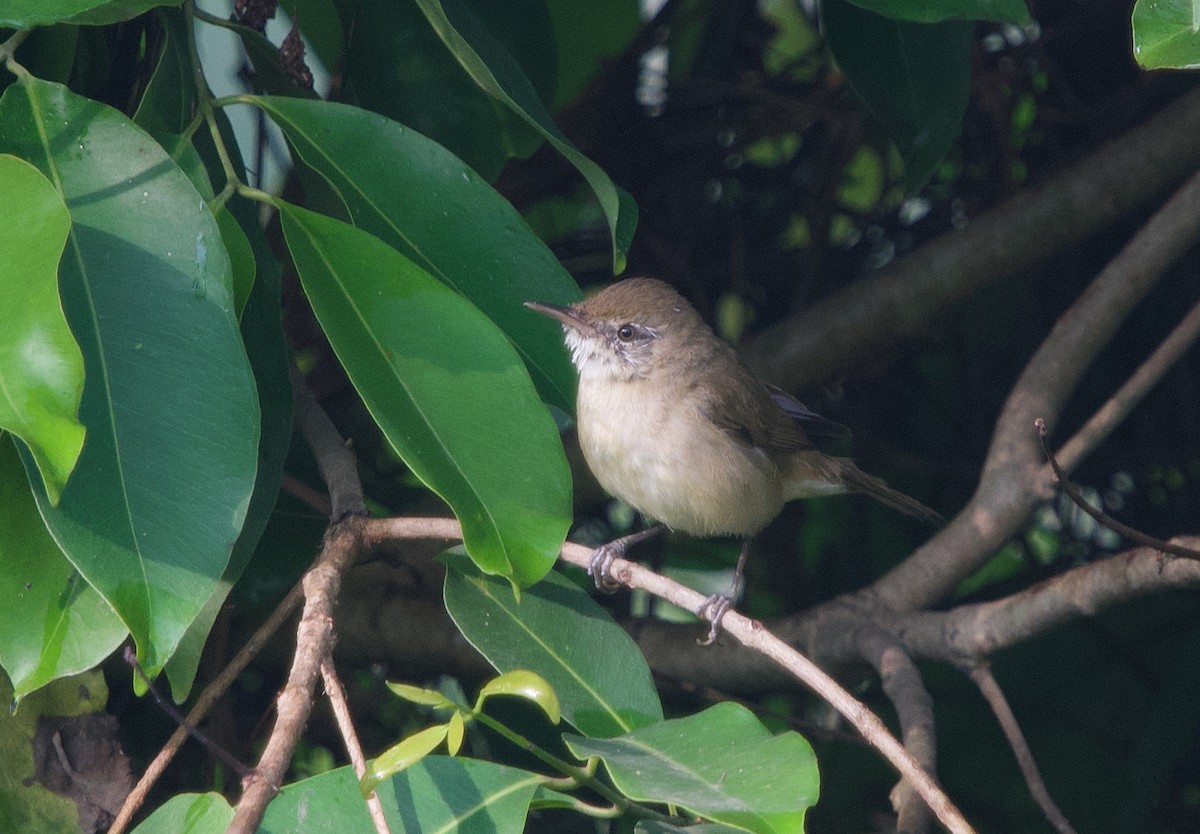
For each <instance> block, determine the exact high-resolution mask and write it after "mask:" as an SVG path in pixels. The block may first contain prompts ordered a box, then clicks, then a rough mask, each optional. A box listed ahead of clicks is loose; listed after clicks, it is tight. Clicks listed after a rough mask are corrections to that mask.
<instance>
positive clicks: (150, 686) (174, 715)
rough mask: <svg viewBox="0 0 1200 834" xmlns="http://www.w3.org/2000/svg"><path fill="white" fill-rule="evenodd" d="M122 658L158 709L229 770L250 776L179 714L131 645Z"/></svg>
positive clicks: (217, 745) (248, 772) (242, 776)
mask: <svg viewBox="0 0 1200 834" xmlns="http://www.w3.org/2000/svg"><path fill="white" fill-rule="evenodd" d="M124 659H125V662H126V663H128V664H129V665H130V666H132V667H133V672H134V674H135V675H137V676H138V678H140V679H141V681H142V683H143V684H144V685H145V687H146V689H147V690H148V691H149V692H150V695H151V697H153V698H154V702H155V703H156V704H158V708H159V709H161V710H162V711H163V712H165V713H166V714H167V715H169V716H171V720H173V721H174V722H175V723H176V724H177V725H179V726H180V727H182V728H183V731H184V732H185V733H187V734H188V735H190V736H191V737H192V738H194V739H196V741H198V742H200V744H202V745H203V746H204V748H205V749H206V750H208V752H210V753H212V754H213V755H214V756H216V757H217V758H218V759H220V760H221V761H223V762H224V763H225V764H226V766H228V767H229V769H230V770H232V771H234V772H235V773H236V774H237V775H238V777H239V778H241V779H243V780H245V779H248V778H249V777H250V775H251V773H252V772H253V771H251V770H250V768H248V767H246V766H245V765H244V764H242V763H241V762H239V761H238V760H237V757H236V756H234V755H233V754H232V753H230V752H229V751H228V750H226V749H225V748H224V747H222V746H221V745H219V744H217V743H216V742H214V741H213V740H212V739H210V738H209V737H208V736H206V735H205V734H204V733H202V732H200V730H199V728H198V727H196V725H195V724H193V723H192V722H190V721H188V720H187V719H186V718H184V717H183V716H182V715H180V713H179V710H177V709H175V705H174V704H172V703H171V702H170V701H168V700H167V699H166V698H164V697H163V696H162V693H160V692H159V691H158V687H156V686H155V685H154V681H152V680H150V678H149V677H148V676H147V675H146V673H145V671H144V670H143V669H142V665H141V664H140V663H138V660H137V654H136V653H135V652H134V650H133V646H129V645H126V646H125V656H124Z"/></svg>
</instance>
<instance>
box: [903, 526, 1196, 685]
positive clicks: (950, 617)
mask: <svg viewBox="0 0 1200 834" xmlns="http://www.w3.org/2000/svg"><path fill="white" fill-rule="evenodd" d="M1172 541H1174V542H1176V543H1178V544H1181V545H1184V546H1185V547H1191V548H1193V549H1195V548H1196V547H1197V545H1200V537H1197V536H1185V537H1179V538H1175V539H1172ZM1198 587H1200V562H1196V561H1195V560H1192V559H1177V558H1174V557H1171V556H1163V555H1162V554H1161V553H1159V552H1158V551H1156V550H1153V549H1151V548H1147V547H1138V548H1134V549H1132V550H1127V551H1125V552H1123V553H1117V554H1116V555H1114V556H1109V557H1108V558H1107V559H1101V560H1100V561H1098V562H1092V563H1091V564H1088V565H1082V566H1080V567H1077V568H1073V569H1071V570H1069V571H1067V572H1066V573H1063V574H1060V575H1058V576H1056V577H1054V578H1053V579H1048V580H1046V581H1045V582H1040V583H1038V584H1037V585H1034V586H1033V587H1031V588H1026V589H1025V590H1023V591H1020V592H1018V593H1015V594H1012V595H1011V596H1007V597H1004V598H1003V599H998V600H993V601H991V602H982V603H977V604H974V605H960V606H958V607H957V608H954V609H952V610H950V611H945V612H916V613H913V614H911V615H907V616H905V615H898V616H894V617H889V618H886V619H885V620H884V622H885V623H886V624H887V625H888V626H890V627H892V628H893V629H896V630H898V633H900V636H901V639H902V640H903V642H904V645H905V646H907V647H908V648H909V650H910V651H912V652H913V653H914V654H916V655H917V656H918V657H925V658H930V659H934V660H944V661H948V662H950V663H954V664H955V665H959V666H964V667H969V666H970V665H971V664H972V663H973V662H975V661H978V660H982V659H983V658H986V657H990V656H991V655H993V654H995V653H996V652H998V651H1001V650H1002V649H1006V648H1009V647H1011V646H1014V645H1016V644H1018V643H1023V642H1025V641H1026V640H1029V639H1031V638H1032V637H1035V636H1036V635H1038V634H1044V633H1045V632H1047V631H1050V630H1051V629H1053V628H1056V627H1058V626H1060V625H1063V624H1065V623H1068V622H1071V621H1074V620H1078V619H1082V618H1083V617H1094V616H1095V615H1096V614H1098V613H1100V612H1101V611H1103V610H1104V609H1106V608H1110V607H1112V606H1113V605H1116V604H1117V603H1121V602H1126V601H1128V600H1130V599H1133V598H1135V597H1139V596H1144V595H1146V594H1150V593H1161V592H1163V591H1166V590H1170V589H1173V588H1198Z"/></svg>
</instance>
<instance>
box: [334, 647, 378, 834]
mask: <svg viewBox="0 0 1200 834" xmlns="http://www.w3.org/2000/svg"><path fill="white" fill-rule="evenodd" d="M321 680H322V681H323V682H324V683H325V695H326V697H328V698H329V705H330V707H332V708H333V718H334V720H335V721H336V722H337V726H338V732H340V733H341V734H342V741H343V742H344V743H345V745H346V753H347V754H349V756H350V764H351V766H352V767H353V768H354V775H355V776H357V777H358V778H359V779H362V778H363V776H364V775H366V772H367V760H366V759H365V758H363V751H362V745H361V744H359V743H358V733H357V732H355V730H354V719H353V718H351V717H350V705H349V704H348V703H347V702H346V690H345V689H344V688H343V687H342V681H341V679H340V678H339V677H338V673H337V668H336V667H335V666H334V665H333V661H332V660H331V659H330V658H328V657H326V658H325V659H324V660H323V661H321ZM367 810H368V811H370V813H371V822H373V823H374V824H375V831H376V834H391V829H390V828H388V822H387V817H386V816H384V813H383V803H382V802H380V801H379V797H378V795H376V793H375V791H371V795H370V796H368V797H367Z"/></svg>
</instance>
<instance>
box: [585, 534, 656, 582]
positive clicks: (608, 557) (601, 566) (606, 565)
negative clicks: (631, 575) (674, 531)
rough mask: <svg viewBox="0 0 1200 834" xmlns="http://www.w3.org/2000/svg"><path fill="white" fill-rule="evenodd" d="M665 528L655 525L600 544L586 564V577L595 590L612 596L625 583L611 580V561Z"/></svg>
mask: <svg viewBox="0 0 1200 834" xmlns="http://www.w3.org/2000/svg"><path fill="white" fill-rule="evenodd" d="M666 529H667V528H666V527H665V526H664V525H662V524H655V525H654V526H653V527H649V528H647V529H645V530H641V531H639V532H637V533H630V534H629V535H628V536H621V538H619V539H613V540H612V541H610V542H609V543H608V544H602V545H600V546H599V547H597V548H596V549H595V550H594V551H593V552H592V558H591V561H589V562H588V569H587V572H588V576H590V577H592V579H593V580H595V582H596V589H597V590H600V591H603V592H604V593H606V594H612V593H615V592H616V591H617V589H619V588H620V587H621V586H622V585H624V584H625V583H623V582H618V581H617V580H616V579H614V578H613V575H612V566H613V561H615V560H616V559H618V558H620V557H622V556H624V555H625V551H626V550H628V549H629V548H630V547H631V546H633V545H635V544H637V543H638V542H640V541H645V540H646V539H648V538H650V537H652V536H657V535H658V534H659V533H661V532H662V531H663V530H666Z"/></svg>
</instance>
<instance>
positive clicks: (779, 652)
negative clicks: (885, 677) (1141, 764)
mask: <svg viewBox="0 0 1200 834" xmlns="http://www.w3.org/2000/svg"><path fill="white" fill-rule="evenodd" d="M592 552H593V551H592V548H589V547H584V546H583V545H578V544H571V543H567V544H565V545H563V549H562V553H561V556H562V559H563V560H564V561H567V562H570V563H571V564H573V565H578V566H579V567H582V568H584V569H586V568H587V565H588V563H589V562H590V560H591V557H592ZM610 575H611V576H612V577H613V578H615V579H616V580H618V581H619V582H621V583H622V584H624V585H627V586H628V587H630V588H638V589H641V590H645V591H649V592H650V593H651V594H654V595H655V596H657V597H660V598H662V599H665V600H667V601H668V602H670V603H672V604H674V605H676V606H678V607H680V608H683V609H684V610H686V611H691V612H692V613H697V612H698V611H700V608H701V606H702V605H704V603H705V601H706V598H705V596H704V595H703V594H701V593H699V592H697V591H693V590H692V589H690V588H687V587H685V586H683V585H680V584H679V583H678V582H674V581H672V580H670V579H667V578H666V577H665V576H661V575H660V574H657V573H654V572H653V571H651V570H649V569H648V568H644V567H642V566H641V565H638V564H635V563H633V562H629V561H626V560H625V559H616V560H614V561H613V566H612V570H611V571H610ZM721 628H722V629H723V630H724V631H725V633H727V634H729V635H730V636H731V637H733V638H734V639H735V640H737V641H738V642H739V643H741V644H742V645H743V646H745V647H746V648H748V649H752V650H753V651H756V652H759V653H761V654H763V655H765V656H766V657H767V658H769V659H770V660H772V661H773V662H775V663H776V664H777V665H779V666H781V667H782V668H784V669H786V670H787V671H788V672H790V673H791V674H792V675H793V676H794V677H796V678H797V679H798V680H799V681H800V682H802V683H804V684H805V685H806V686H808V687H809V688H810V689H812V690H813V691H814V692H816V693H817V694H818V695H820V696H821V697H822V698H824V699H825V700H826V701H827V702H828V703H829V704H831V705H832V706H833V708H834V709H836V710H837V711H838V712H840V713H841V714H842V715H843V716H845V718H846V719H847V720H848V721H849V722H850V723H851V724H853V725H854V727H855V729H857V730H858V731H859V733H861V734H862V736H863V738H865V739H866V740H867V741H868V742H870V744H871V745H872V746H873V747H874V748H875V749H877V750H878V751H879V752H880V753H882V754H883V756H884V758H886V759H887V760H888V762H890V763H891V765H892V766H893V767H894V768H896V770H897V771H898V772H899V773H900V775H901V776H902V777H903V778H905V779H907V780H908V781H909V782H910V783H911V784H912V786H913V787H914V788H915V789H916V791H917V793H918V794H920V796H921V798H922V799H924V800H925V802H926V803H927V804H928V805H929V807H930V808H931V809H933V812H934V814H935V815H936V816H937V818H938V819H939V820H941V822H942V824H943V825H944V826H946V828H947V829H948V830H949V831H951V832H954V834H974V829H973V828H972V827H971V825H970V823H968V822H967V821H966V819H965V818H964V817H963V815H962V813H961V812H960V811H959V810H958V808H956V807H955V806H954V803H953V802H951V800H950V797H948V796H947V795H946V792H945V791H943V790H942V789H941V787H939V786H938V784H937V783H936V782H935V781H934V779H933V777H932V776H931V775H930V774H929V773H927V772H926V771H925V770H924V768H922V767H921V764H920V763H919V762H918V761H917V760H916V759H915V758H913V756H912V754H911V753H909V752H908V751H907V750H905V749H904V746H903V745H902V744H900V742H898V741H897V740H896V738H895V737H894V736H893V735H892V734H891V733H890V732H889V731H888V729H887V727H886V726H884V723H883V722H882V721H880V720H879V717H878V716H876V715H875V714H874V713H873V712H871V711H870V710H869V709H867V707H866V706H865V705H864V704H863V703H862V702H861V701H859V700H857V699H856V698H855V697H854V696H853V695H851V694H850V693H849V692H847V691H846V690H845V689H844V688H842V686H841V685H840V684H839V683H838V682H837V681H835V680H834V679H833V678H831V677H830V676H829V675H828V674H826V673H825V672H824V671H823V670H822V669H821V668H820V667H819V666H817V665H816V664H815V663H813V662H812V661H811V660H809V659H808V658H806V657H804V656H803V655H802V654H800V653H799V652H797V651H796V650H795V649H794V648H792V647H791V646H789V645H788V644H787V643H785V642H784V641H782V640H780V639H779V638H778V637H776V636H775V635H773V634H771V633H770V632H769V631H767V630H766V629H765V628H764V627H763V625H762V623H760V622H758V621H755V620H750V619H749V618H747V617H744V616H742V615H741V614H739V613H737V612H736V611H729V612H727V613H726V614H725V617H724V619H723V620H722V621H721Z"/></svg>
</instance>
